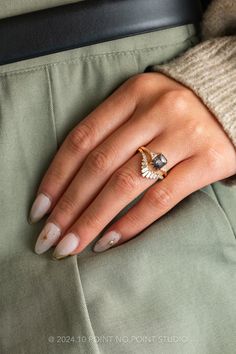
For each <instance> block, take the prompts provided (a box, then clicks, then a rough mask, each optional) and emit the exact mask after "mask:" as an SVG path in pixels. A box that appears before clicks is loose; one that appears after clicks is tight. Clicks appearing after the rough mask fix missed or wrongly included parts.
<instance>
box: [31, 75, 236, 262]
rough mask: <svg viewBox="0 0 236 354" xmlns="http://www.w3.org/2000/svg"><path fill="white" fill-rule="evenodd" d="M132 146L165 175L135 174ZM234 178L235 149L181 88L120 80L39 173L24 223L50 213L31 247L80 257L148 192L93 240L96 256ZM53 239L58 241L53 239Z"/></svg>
mask: <svg viewBox="0 0 236 354" xmlns="http://www.w3.org/2000/svg"><path fill="white" fill-rule="evenodd" d="M140 146H146V147H147V148H148V149H150V150H152V151H155V152H161V153H163V154H164V156H166V157H167V159H168V163H167V166H166V167H167V169H168V171H169V172H168V176H167V177H166V178H165V179H163V180H162V181H160V182H157V183H155V180H153V179H147V178H143V177H142V176H141V160H142V156H141V154H140V153H139V152H138V153H136V152H137V149H138V148H139V147H140ZM235 173H236V153H235V148H234V146H233V144H232V143H231V141H230V140H229V138H228V136H227V135H226V134H225V132H224V131H223V129H222V127H221V126H220V125H219V123H218V122H217V120H216V119H215V118H214V116H213V115H212V114H211V113H210V112H209V110H208V109H207V108H206V107H205V106H204V104H203V103H202V101H201V100H200V99H199V98H198V97H197V96H196V95H195V94H194V93H193V92H192V91H191V90H189V89H187V88H186V87H184V86H182V85H181V84H179V83H177V82H175V81H174V80H172V79H170V78H167V77H166V76H164V75H162V74H159V73H144V74H139V75H137V76H134V77H132V78H131V79H129V80H128V81H126V82H125V83H124V84H123V85H122V86H121V87H120V88H119V89H118V90H117V91H115V92H114V93H113V94H112V95H111V96H110V97H109V98H108V99H107V100H105V101H104V102H103V103H102V104H101V105H100V106H98V107H97V108H96V110H94V111H93V112H92V113H91V114H90V115H89V116H87V117H86V118H85V119H84V120H83V121H82V122H81V123H80V124H78V125H77V126H76V127H75V128H74V129H73V130H72V131H71V132H70V133H69V135H68V136H67V138H66V139H65V141H64V143H63V144H62V146H61V147H60V149H59V151H58V153H57V154H56V156H55V158H54V160H53V161H52V164H51V165H50V167H49V169H48V171H47V173H46V174H45V176H44V178H43V180H42V182H41V184H40V187H39V190H38V197H37V199H36V201H35V202H34V204H33V207H32V209H31V214H30V219H31V221H32V222H36V221H38V220H39V219H40V218H41V217H43V215H44V214H46V213H48V212H49V213H50V215H49V218H48V220H47V223H46V225H45V227H44V229H43V230H42V232H41V234H40V235H39V238H38V240H37V243H36V247H35V251H36V252H37V253H38V254H41V253H43V252H45V251H46V250H48V249H49V248H50V247H51V246H52V245H56V244H57V247H56V249H55V251H54V256H55V257H56V258H58V259H59V258H63V257H66V256H68V255H75V254H77V253H79V252H81V251H82V250H83V249H84V248H85V247H86V246H87V245H88V244H89V243H90V242H91V241H92V240H93V239H94V238H95V237H96V236H97V235H98V234H99V233H100V232H101V231H102V230H103V229H104V228H105V226H107V225H108V223H109V222H110V221H111V220H112V219H113V218H114V217H115V216H116V215H117V214H118V213H119V212H120V211H121V210H122V209H123V208H124V207H125V206H127V205H128V204H129V203H130V202H131V201H132V200H134V199H135V198H136V197H137V196H138V195H140V194H141V193H142V192H143V191H145V190H146V189H148V190H147V191H146V192H145V193H144V195H143V197H142V198H141V199H140V200H139V201H138V202H137V203H136V204H135V205H134V206H133V207H132V208H130V209H129V211H128V212H127V213H126V214H125V215H124V216H123V217H121V218H120V219H119V220H118V221H116V222H115V223H114V224H113V225H112V226H111V227H109V230H108V231H107V233H106V234H105V235H104V236H103V237H102V238H101V239H100V240H99V241H98V242H97V244H96V245H95V248H94V251H97V252H100V251H104V250H106V249H108V248H110V247H111V246H113V245H120V244H122V243H123V242H125V241H127V240H129V239H130V238H132V237H134V236H136V235H137V234H138V233H140V232H141V231H142V230H144V229H145V228H146V227H148V226H149V225H150V224H151V223H153V222H154V221H155V220H157V219H159V218H160V217H161V216H162V215H164V214H165V213H166V212H168V211H169V210H170V209H171V208H173V207H174V206H175V205H176V204H177V203H179V201H181V200H182V199H183V198H185V197H186V196H188V195H189V194H191V193H192V192H194V191H196V190H198V189H200V188H202V187H204V186H205V185H208V184H210V183H212V182H215V181H217V180H221V179H224V178H227V177H229V176H231V175H233V174H235ZM59 241H60V242H59Z"/></svg>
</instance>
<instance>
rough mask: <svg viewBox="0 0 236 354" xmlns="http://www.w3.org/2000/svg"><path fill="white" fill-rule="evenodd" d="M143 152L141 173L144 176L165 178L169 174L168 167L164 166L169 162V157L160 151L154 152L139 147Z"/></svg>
mask: <svg viewBox="0 0 236 354" xmlns="http://www.w3.org/2000/svg"><path fill="white" fill-rule="evenodd" d="M137 151H139V152H141V154H142V162H141V175H142V176H143V177H144V178H150V179H157V180H158V179H164V178H165V177H166V176H167V171H166V169H165V168H164V169H163V168H162V167H164V166H166V164H167V162H168V161H167V158H166V157H165V156H164V155H163V154H162V153H160V152H153V151H151V150H149V149H148V148H146V147H145V146H141V147H139V148H138V150H137Z"/></svg>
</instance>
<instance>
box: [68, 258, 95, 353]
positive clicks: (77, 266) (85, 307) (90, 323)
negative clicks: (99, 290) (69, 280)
mask: <svg viewBox="0 0 236 354" xmlns="http://www.w3.org/2000/svg"><path fill="white" fill-rule="evenodd" d="M74 260H75V262H76V269H77V275H78V281H79V284H80V286H81V290H82V293H81V297H82V301H83V305H84V306H83V307H84V310H85V311H86V314H87V319H88V321H89V325H90V330H91V332H92V333H93V336H94V338H95V332H94V329H93V326H92V322H91V318H90V315H89V311H88V306H87V303H86V299H85V294H84V288H83V285H82V281H81V277H80V271H79V264H78V259H77V256H74ZM92 343H94V349H95V351H96V352H97V354H100V349H99V346H98V342H97V341H92Z"/></svg>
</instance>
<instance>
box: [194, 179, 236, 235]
mask: <svg viewBox="0 0 236 354" xmlns="http://www.w3.org/2000/svg"><path fill="white" fill-rule="evenodd" d="M210 187H211V189H212V191H213V193H214V195H215V198H216V202H217V204H218V206H219V207H220V209H221V211H222V213H223V214H224V216H225V218H226V220H227V222H228V224H229V227H230V229H231V231H232V233H233V235H234V237H235V239H236V234H235V232H234V229H233V227H232V225H231V222H230V220H229V218H228V215H227V213H226V211H225V209H224V208H223V206H222V204H221V202H220V199H219V196H218V194H217V192H216V190H215V188H214V186H213V184H211V185H210ZM199 191H200V192H202V193H204V194H206V195H208V197H210V196H209V194H208V193H206V192H205V191H203V190H202V189H200V190H199Z"/></svg>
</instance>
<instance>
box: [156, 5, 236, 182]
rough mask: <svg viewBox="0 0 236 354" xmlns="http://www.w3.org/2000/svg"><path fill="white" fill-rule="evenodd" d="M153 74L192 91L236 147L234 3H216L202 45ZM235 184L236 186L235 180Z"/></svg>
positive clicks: (206, 22)
mask: <svg viewBox="0 0 236 354" xmlns="http://www.w3.org/2000/svg"><path fill="white" fill-rule="evenodd" d="M151 70H152V71H158V72H161V73H163V74H165V75H167V76H169V77H171V78H173V79H175V80H177V81H179V82H180V83H182V84H184V85H185V86H187V87H189V88H190V89H192V90H193V91H194V92H195V93H196V94H197V95H198V96H199V97H200V98H201V100H202V101H203V103H204V104H205V105H206V106H207V107H208V108H209V109H210V111H211V112H212V113H213V114H214V116H215V117H216V118H217V119H218V121H219V122H220V123H221V125H222V127H223V129H224V130H225V132H226V133H227V134H228V136H229V138H230V139H231V141H232V143H233V144H234V146H235V147H236V1H235V0H224V1H223V0H213V1H212V3H211V5H210V6H209V7H208V9H207V11H206V12H205V14H204V16H203V21H202V24H201V42H200V43H199V44H197V45H196V46H195V47H193V48H191V49H189V50H187V52H185V53H184V54H182V55H181V56H179V57H177V58H175V59H173V60H172V61H171V62H169V63H164V64H162V65H154V66H153V67H152V69H151ZM232 180H233V183H236V176H233V178H230V181H232ZM226 183H227V180H226Z"/></svg>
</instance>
